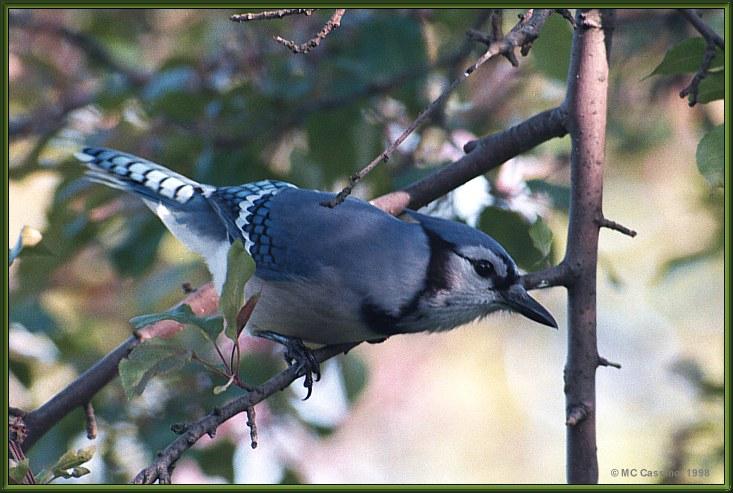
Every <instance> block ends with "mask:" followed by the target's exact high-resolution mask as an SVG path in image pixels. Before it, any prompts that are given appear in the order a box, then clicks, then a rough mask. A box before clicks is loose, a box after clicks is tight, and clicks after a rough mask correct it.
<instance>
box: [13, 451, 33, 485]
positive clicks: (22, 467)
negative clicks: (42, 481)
mask: <svg viewBox="0 0 733 493" xmlns="http://www.w3.org/2000/svg"><path fill="white" fill-rule="evenodd" d="M30 467H31V466H30V462H29V460H28V457H26V458H25V459H23V460H22V461H20V462H17V461H14V460H12V459H10V460H9V464H8V476H10V479H11V480H13V481H14V482H16V483H18V484H22V483H23V480H24V479H25V475H26V473H28V470H29V469H30Z"/></svg>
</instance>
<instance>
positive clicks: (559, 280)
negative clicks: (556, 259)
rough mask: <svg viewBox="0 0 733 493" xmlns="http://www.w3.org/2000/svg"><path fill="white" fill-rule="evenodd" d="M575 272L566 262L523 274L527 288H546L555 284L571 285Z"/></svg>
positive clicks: (523, 280)
mask: <svg viewBox="0 0 733 493" xmlns="http://www.w3.org/2000/svg"><path fill="white" fill-rule="evenodd" d="M573 276H574V273H573V271H572V270H571V269H570V267H568V265H567V264H566V263H564V262H561V263H560V264H558V265H556V266H554V267H550V268H549V269H545V270H541V271H538V272H530V273H528V274H525V275H523V276H522V284H523V285H524V287H525V288H526V289H544V288H551V287H553V286H569V285H570V284H571V283H572V282H573Z"/></svg>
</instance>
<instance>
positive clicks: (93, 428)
mask: <svg viewBox="0 0 733 493" xmlns="http://www.w3.org/2000/svg"><path fill="white" fill-rule="evenodd" d="M84 418H85V420H86V429H87V438H88V439H89V440H94V439H95V438H97V417H96V416H95V415H94V407H93V406H92V401H89V402H87V403H86V404H84Z"/></svg>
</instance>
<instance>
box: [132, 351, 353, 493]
mask: <svg viewBox="0 0 733 493" xmlns="http://www.w3.org/2000/svg"><path fill="white" fill-rule="evenodd" d="M356 345H358V343H351V344H338V345H333V346H326V347H323V348H320V349H317V350H315V351H314V355H315V357H316V359H317V360H318V362H319V363H322V362H324V361H326V360H327V359H329V358H332V357H333V356H336V355H337V354H341V353H346V352H348V351H349V350H351V349H352V348H354V347H355V346H356ZM301 376H303V372H302V370H301V371H296V367H295V366H289V367H288V368H287V369H285V370H284V371H282V372H280V373H278V374H277V375H275V376H274V377H272V378H271V379H269V380H268V381H266V382H265V383H263V384H262V385H260V386H258V387H255V388H254V389H253V390H252V391H250V392H247V393H246V394H244V395H242V396H240V397H237V398H236V399H233V400H231V401H229V402H228V403H226V404H224V405H223V406H222V407H220V408H216V409H214V410H213V411H212V412H211V413H209V414H207V415H206V416H204V417H203V418H201V419H199V420H197V421H195V422H193V423H190V424H188V425H187V426H186V427H185V431H184V432H183V433H182V434H181V436H179V437H178V438H176V439H175V440H174V441H173V442H172V443H171V444H170V445H168V446H167V447H166V448H165V449H163V450H162V451H160V452H158V454H157V456H156V458H155V461H154V462H153V463H152V464H151V465H150V466H148V467H146V468H145V469H143V470H142V471H140V472H139V473H138V474H137V476H135V478H134V479H133V481H132V482H133V483H135V484H152V483H155V482H156V481H158V482H159V483H163V484H165V483H170V474H171V471H172V467H173V465H174V464H175V462H176V461H177V460H178V459H179V458H180V457H181V455H182V454H183V453H184V452H185V451H186V450H188V449H189V448H191V447H192V446H193V444H195V443H196V442H197V441H198V440H199V439H200V438H201V437H202V436H204V435H210V436H213V435H215V434H216V430H217V428H218V427H219V425H221V424H222V423H223V422H225V421H227V420H228V419H231V418H232V417H234V416H236V415H237V414H239V413H242V412H247V410H248V409H250V408H252V407H254V406H255V405H256V404H258V403H260V402H262V401H263V400H265V399H267V398H268V397H269V396H271V395H272V394H274V393H276V392H279V391H281V390H283V389H285V388H286V387H288V386H289V385H290V384H291V383H292V382H293V381H294V380H295V379H297V378H298V377H301Z"/></svg>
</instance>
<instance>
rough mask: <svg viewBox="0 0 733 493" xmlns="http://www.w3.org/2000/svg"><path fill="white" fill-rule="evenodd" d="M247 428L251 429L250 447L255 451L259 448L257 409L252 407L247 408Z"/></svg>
mask: <svg viewBox="0 0 733 493" xmlns="http://www.w3.org/2000/svg"><path fill="white" fill-rule="evenodd" d="M246 411H247V427H249V443H250V446H251V447H252V448H253V449H255V448H257V423H256V421H255V418H256V417H257V416H256V414H255V407H254V406H250V407H248V408H247V410H246Z"/></svg>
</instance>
